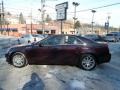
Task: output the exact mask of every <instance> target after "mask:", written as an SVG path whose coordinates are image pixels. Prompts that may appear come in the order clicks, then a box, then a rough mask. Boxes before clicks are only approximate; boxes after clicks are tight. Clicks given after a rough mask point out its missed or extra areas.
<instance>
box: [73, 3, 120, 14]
mask: <svg viewBox="0 0 120 90" xmlns="http://www.w3.org/2000/svg"><path fill="white" fill-rule="evenodd" d="M119 4H120V3H113V4H108V5H104V6H99V7H95V8H90V9H83V10H80V11H77V12H85V11H89V10H93V9H101V8H105V7H110V6H114V5H119ZM71 13H74V12H71Z"/></svg>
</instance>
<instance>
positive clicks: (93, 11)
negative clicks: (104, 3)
mask: <svg viewBox="0 0 120 90" xmlns="http://www.w3.org/2000/svg"><path fill="white" fill-rule="evenodd" d="M91 12H92V13H93V16H92V22H91V24H92V34H93V24H94V14H95V12H96V11H95V10H92V11H91Z"/></svg>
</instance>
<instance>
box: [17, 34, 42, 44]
mask: <svg viewBox="0 0 120 90" xmlns="http://www.w3.org/2000/svg"><path fill="white" fill-rule="evenodd" d="M43 38H44V36H42V35H39V34H25V35H23V36H22V37H20V38H19V39H18V42H19V43H20V44H23V43H24V44H27V43H32V42H37V41H40V40H42V39H43Z"/></svg>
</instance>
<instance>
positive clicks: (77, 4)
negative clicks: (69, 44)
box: [72, 2, 79, 34]
mask: <svg viewBox="0 0 120 90" xmlns="http://www.w3.org/2000/svg"><path fill="white" fill-rule="evenodd" d="M72 4H73V6H74V17H73V20H74V27H73V28H74V34H75V21H76V20H77V18H76V7H77V6H79V3H77V2H73V3H72Z"/></svg>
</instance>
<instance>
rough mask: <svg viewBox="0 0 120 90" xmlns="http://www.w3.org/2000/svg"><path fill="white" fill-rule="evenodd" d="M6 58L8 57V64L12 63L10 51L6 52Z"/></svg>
mask: <svg viewBox="0 0 120 90" xmlns="http://www.w3.org/2000/svg"><path fill="white" fill-rule="evenodd" d="M5 58H6V62H7V63H8V64H11V63H12V61H11V58H10V56H9V54H8V53H7V54H5Z"/></svg>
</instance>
